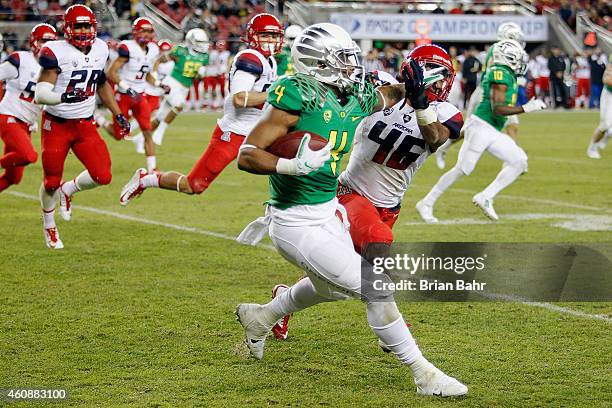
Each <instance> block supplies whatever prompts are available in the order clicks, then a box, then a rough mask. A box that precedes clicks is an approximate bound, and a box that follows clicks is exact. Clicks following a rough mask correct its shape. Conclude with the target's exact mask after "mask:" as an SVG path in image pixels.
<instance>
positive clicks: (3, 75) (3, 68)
mask: <svg viewBox="0 0 612 408" xmlns="http://www.w3.org/2000/svg"><path fill="white" fill-rule="evenodd" d="M18 76H19V71H18V70H17V68H15V66H14V65H13V64H11V62H10V61H5V62H3V63H2V64H0V81H4V80H7V79H14V78H17V77H18Z"/></svg>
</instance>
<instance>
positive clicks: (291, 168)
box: [276, 157, 297, 176]
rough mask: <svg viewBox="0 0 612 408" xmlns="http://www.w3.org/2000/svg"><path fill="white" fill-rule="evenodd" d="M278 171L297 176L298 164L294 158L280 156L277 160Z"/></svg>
mask: <svg viewBox="0 0 612 408" xmlns="http://www.w3.org/2000/svg"><path fill="white" fill-rule="evenodd" d="M276 172H277V173H278V174H288V175H291V176H295V175H296V174H297V166H296V165H295V162H294V161H293V159H291V160H290V159H283V158H282V157H279V158H278V161H277V162H276Z"/></svg>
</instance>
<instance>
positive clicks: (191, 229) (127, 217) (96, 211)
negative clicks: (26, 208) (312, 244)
mask: <svg viewBox="0 0 612 408" xmlns="http://www.w3.org/2000/svg"><path fill="white" fill-rule="evenodd" d="M7 194H10V195H13V196H15V197H19V198H25V199H27V200H34V201H38V197H36V196H33V195H30V194H25V193H20V192H18V191H8V192H7ZM72 207H73V208H75V209H77V210H83V211H88V212H91V213H94V214H100V215H106V216H109V217H113V218H119V219H120V220H125V221H133V222H139V223H141V224H147V225H156V226H158V227H164V228H169V229H173V230H177V231H183V232H191V233H193V234H200V235H206V236H209V237H214V238H221V239H225V240H228V241H234V242H235V241H236V237H233V236H231V235H226V234H221V233H219V232H214V231H208V230H203V229H199V228H195V227H187V226H184V225H178V224H171V223H168V222H162V221H155V220H149V219H147V218H142V217H135V216H133V215H127V214H121V213H118V212H114V211H108V210H102V209H100V208H95V207H88V206H84V205H73V206H72ZM257 246H259V247H262V248H265V249H271V250H273V249H274V247H273V246H272V245H266V244H259V245H257Z"/></svg>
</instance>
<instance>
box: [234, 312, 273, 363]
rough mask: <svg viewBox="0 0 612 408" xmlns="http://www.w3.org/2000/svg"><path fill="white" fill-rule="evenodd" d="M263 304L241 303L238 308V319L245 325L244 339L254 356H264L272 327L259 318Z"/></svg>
mask: <svg viewBox="0 0 612 408" xmlns="http://www.w3.org/2000/svg"><path fill="white" fill-rule="evenodd" d="M262 307H263V306H262V305H258V304H254V303H241V304H239V305H238V307H237V308H236V320H238V322H239V323H240V324H241V325H242V327H244V341H245V343H246V345H247V347H248V348H249V351H250V353H251V355H252V356H253V357H255V358H256V359H258V360H261V359H262V358H263V354H264V346H265V344H266V337H268V333H270V327H269V326H266V325H265V324H264V323H262V322H261V320H260V319H259V315H258V314H259V311H260V310H261V308H262Z"/></svg>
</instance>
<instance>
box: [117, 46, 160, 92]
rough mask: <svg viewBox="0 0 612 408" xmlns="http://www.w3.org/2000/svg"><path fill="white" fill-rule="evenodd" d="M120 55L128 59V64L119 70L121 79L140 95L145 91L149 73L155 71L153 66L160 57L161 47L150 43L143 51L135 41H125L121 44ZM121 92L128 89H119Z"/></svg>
mask: <svg viewBox="0 0 612 408" xmlns="http://www.w3.org/2000/svg"><path fill="white" fill-rule="evenodd" d="M118 54H119V56H120V57H123V58H127V62H126V63H125V64H123V65H122V66H121V68H120V69H119V78H121V80H122V81H125V83H126V84H127V85H128V86H129V87H130V88H132V89H133V90H135V91H136V92H138V93H142V92H144V90H145V84H146V82H147V73H148V72H149V71H151V69H153V64H154V63H155V60H156V59H157V57H159V47H158V46H157V44H155V42H153V41H151V42H150V43H148V44H147V45H146V47H145V49H144V50H143V49H142V48H141V47H140V45H139V44H138V43H137V42H136V41H134V40H124V41H121V44H119V49H118ZM118 90H119V92H125V91H126V89H121V88H120V87H119V89H118Z"/></svg>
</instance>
